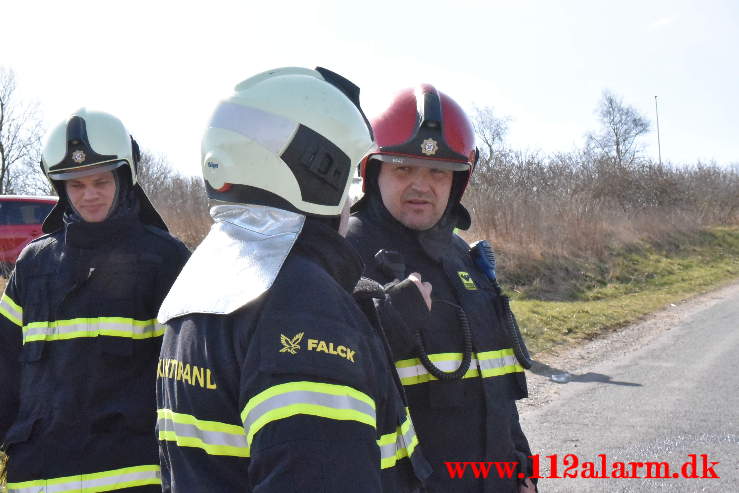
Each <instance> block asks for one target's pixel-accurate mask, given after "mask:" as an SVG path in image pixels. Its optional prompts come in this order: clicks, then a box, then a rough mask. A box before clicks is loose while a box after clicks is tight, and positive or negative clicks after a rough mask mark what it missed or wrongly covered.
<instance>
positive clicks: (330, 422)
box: [240, 286, 383, 493]
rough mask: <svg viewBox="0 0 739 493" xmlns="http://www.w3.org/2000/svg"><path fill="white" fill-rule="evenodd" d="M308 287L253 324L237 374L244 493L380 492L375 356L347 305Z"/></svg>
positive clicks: (356, 312) (355, 314)
mask: <svg viewBox="0 0 739 493" xmlns="http://www.w3.org/2000/svg"><path fill="white" fill-rule="evenodd" d="M309 287H310V286H308V287H304V290H303V291H302V293H303V296H302V299H298V297H293V296H290V298H289V301H286V303H285V304H284V307H283V306H280V305H279V303H278V304H277V306H273V307H272V309H271V310H270V314H271V315H268V316H266V317H263V318H262V320H261V322H260V324H259V329H258V331H257V335H256V336H255V341H254V343H253V345H252V350H251V351H250V353H251V358H248V359H247V360H245V361H244V363H243V365H242V369H241V371H242V373H241V388H240V408H241V419H242V422H243V425H244V431H245V433H246V438H247V443H248V445H249V448H250V457H251V463H250V466H249V479H250V482H251V483H252V484H251V486H252V488H253V489H254V490H255V491H260V492H265V493H267V492H274V493H277V492H280V493H282V492H293V491H294V492H298V491H322V492H327V493H332V492H337V493H338V492H346V491H352V492H353V493H364V492H367V493H370V492H372V493H375V492H377V491H381V490H382V485H381V464H380V449H379V445H378V431H377V430H378V425H377V415H378V412H377V409H378V407H380V405H381V404H383V403H381V402H378V401H381V399H380V397H378V395H379V392H378V391H377V388H376V381H375V378H374V377H373V364H374V363H373V361H375V360H376V359H377V358H378V357H380V356H379V355H377V354H374V353H372V352H371V351H372V349H371V346H370V345H369V344H367V343H365V342H364V341H365V340H364V337H366V332H365V329H368V328H369V326H368V325H367V326H364V325H362V323H364V324H366V323H367V322H366V321H364V319H363V317H362V319H361V320H360V319H359V317H361V312H359V310H358V309H357V308H356V306H347V305H343V306H342V303H341V302H342V301H344V300H341V299H339V300H338V302H337V300H335V299H332V297H331V296H330V294H327V293H326V291H325V290H324V291H323V292H321V291H318V290H317V289H316V290H312V289H307V288H309ZM315 287H316V288H318V287H319V286H315ZM314 296H315V298H314ZM318 299H322V300H323V303H321V304H317V300H318ZM349 299H350V298H349ZM350 300H351V299H350ZM351 303H352V304H353V301H351ZM288 306H290V307H291V308H290V309H289V312H287V311H286V310H287V308H288ZM283 308H284V309H283Z"/></svg>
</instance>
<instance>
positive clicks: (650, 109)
mask: <svg viewBox="0 0 739 493" xmlns="http://www.w3.org/2000/svg"><path fill="white" fill-rule="evenodd" d="M190 5H196V6H190ZM0 15H2V29H1V30H0V65H3V66H6V67H9V68H12V69H13V70H15V72H16V76H17V79H18V85H19V90H20V91H21V92H22V96H23V97H26V98H29V99H34V100H36V101H38V102H39V103H40V104H41V107H42V110H43V114H44V119H45V121H46V122H47V124H48V125H50V124H52V123H53V122H55V121H57V120H59V119H61V118H63V117H65V116H66V115H67V114H68V113H69V112H71V111H73V110H74V109H76V108H77V107H79V106H83V105H84V106H89V107H94V108H99V109H104V110H107V111H110V112H112V113H114V114H116V115H118V116H119V117H120V118H121V119H122V120H123V121H124V122H125V123H126V125H127V126H128V127H129V129H130V131H131V132H132V133H133V134H134V136H135V137H136V138H137V140H139V142H140V143H141V144H142V145H143V146H144V147H146V148H148V149H151V150H154V151H157V152H163V153H165V154H166V155H167V156H168V157H169V160H170V161H171V162H172V164H173V165H174V166H176V167H177V168H178V169H180V170H182V171H184V172H187V173H198V172H199V153H200V151H199V149H200V137H201V134H202V131H203V127H204V125H205V123H206V121H207V119H208V117H209V115H210V112H211V110H212V108H213V106H214V105H215V103H216V102H217V100H218V99H219V98H221V97H223V96H225V95H227V94H228V93H229V92H230V89H231V87H233V86H234V85H235V84H236V83H237V82H238V81H240V80H242V79H244V78H246V77H249V76H250V75H253V74H255V73H257V72H260V71H262V70H266V69H269V68H273V67H277V66H284V65H299V66H307V67H313V66H315V65H322V66H325V67H327V68H330V69H332V70H334V71H337V72H339V73H341V74H342V75H345V76H346V77H348V78H349V79H351V80H353V81H354V82H355V83H357V84H358V85H359V86H360V87H361V88H362V101H363V105H364V107H365V109H366V110H367V113H368V114H370V115H372V114H373V113H376V112H377V111H379V110H380V109H381V108H382V106H383V104H384V103H385V102H386V101H387V100H388V98H389V97H390V96H391V95H392V93H393V92H394V91H395V90H397V89H400V88H402V87H406V86H410V85H413V84H415V83H418V82H430V83H433V84H435V85H436V86H437V87H438V88H439V89H441V90H442V91H444V92H446V93H448V94H449V95H451V96H452V97H454V98H455V99H457V100H458V101H459V102H460V103H461V104H462V105H463V106H464V107H465V108H468V109H471V108H472V107H473V106H474V105H478V106H492V107H494V108H495V110H496V111H497V113H498V114H499V115H501V116H509V117H510V118H511V119H512V120H511V124H510V133H509V136H508V142H509V143H510V144H511V145H512V146H513V147H515V148H520V149H528V150H532V151H534V150H541V151H543V152H554V151H569V150H573V149H575V148H576V147H580V146H581V145H582V143H583V140H584V139H583V137H584V135H585V133H586V132H588V131H589V130H591V129H593V128H595V127H596V117H595V113H594V109H595V107H596V105H597V102H598V100H599V98H600V94H601V91H602V90H603V89H605V88H609V89H611V90H612V91H613V92H615V93H616V94H618V95H620V96H621V97H623V99H624V101H625V102H626V103H628V104H631V105H633V106H635V107H636V108H637V109H639V110H640V111H641V112H642V113H643V114H644V115H645V116H647V117H649V118H650V119H651V120H652V121H654V96H655V95H658V96H659V104H660V130H661V137H662V156H663V160H670V161H673V162H687V163H694V162H695V161H696V160H698V159H703V160H710V159H715V160H717V161H719V162H720V163H722V164H729V163H735V162H739V63H737V61H738V60H739V53H738V51H739V29H738V28H737V26H738V25H739V2H737V1H733V0H704V1H688V0H675V1H668V0H656V1H647V0H642V1H635V0H620V1H603V0H590V1H587V0H572V1H553V0H552V1H545V0H541V1H496V0H491V1H475V0H455V1H448V2H447V1H429V0H427V1H423V2H417V1H399V0H394V1H386V0H374V1H371V2H370V1H365V2H352V1H348V0H346V1H325V2H311V1H307V0H306V1H295V2H281V1H276V0H275V1H270V2H266V1H260V2H247V1H242V2H227V1H219V0H211V1H208V2H197V3H196V2H183V1H179V2H170V1H155V0H148V1H139V0H129V1H126V2H109V1H90V2H85V1H78V0H69V1H66V2H59V1H53V2H52V1H34V0H10V1H8V2H3V6H2V8H1V9H0ZM644 142H645V144H647V148H646V150H647V152H648V153H649V154H650V155H652V156H654V157H655V159H656V156H657V149H656V134H655V132H654V131H653V132H652V133H651V134H649V135H648V136H647V137H646V138H645V141H644Z"/></svg>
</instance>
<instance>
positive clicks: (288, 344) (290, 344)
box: [280, 332, 304, 354]
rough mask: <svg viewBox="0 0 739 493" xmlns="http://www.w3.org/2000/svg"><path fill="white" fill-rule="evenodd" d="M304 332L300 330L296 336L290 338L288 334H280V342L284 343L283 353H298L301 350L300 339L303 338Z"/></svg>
mask: <svg viewBox="0 0 739 493" xmlns="http://www.w3.org/2000/svg"><path fill="white" fill-rule="evenodd" d="M303 334H304V332H298V333H297V334H295V337H293V338H292V339H290V338H289V337H287V336H286V335H283V334H280V342H281V343H282V349H280V352H281V353H290V354H297V353H298V351H300V341H301V340H302V339H303Z"/></svg>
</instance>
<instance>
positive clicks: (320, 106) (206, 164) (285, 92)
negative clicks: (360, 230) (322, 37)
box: [201, 67, 373, 216]
mask: <svg viewBox="0 0 739 493" xmlns="http://www.w3.org/2000/svg"><path fill="white" fill-rule="evenodd" d="M372 143H373V140H372V129H371V127H370V125H369V122H368V121H367V119H366V118H365V116H364V113H362V110H361V108H360V106H359V88H358V87H357V86H355V85H354V84H352V83H351V82H349V81H348V80H347V79H345V78H343V77H341V76H340V75H338V74H335V73H333V72H331V71H329V70H326V69H323V68H321V67H317V68H316V69H315V70H310V69H305V68H295V67H287V68H279V69H275V70H270V71H267V72H263V73H261V74H259V75H256V76H254V77H251V78H249V79H247V80H245V81H243V82H241V83H240V84H238V85H237V86H236V88H235V92H234V94H233V95H231V97H229V98H227V99H225V100H224V101H222V102H221V103H220V104H219V105H218V106H217V107H216V109H215V111H214V113H213V116H212V117H211V120H210V123H209V124H208V128H207V130H206V131H205V135H204V136H203V142H202V162H201V164H202V167H203V178H204V179H205V183H206V188H207V191H208V196H209V197H210V198H211V199H216V200H220V201H225V202H237V203H245V204H257V205H266V206H271V207H277V208H280V209H284V210H289V211H293V212H298V213H301V214H307V215H314V216H338V215H340V213H341V210H342V208H343V207H344V204H345V202H346V198H347V192H348V190H349V186H350V185H351V181H352V176H353V175H354V169H355V166H356V165H357V164H358V163H359V161H360V160H361V159H362V157H363V156H364V155H365V154H366V153H367V151H368V150H369V149H370V147H371V146H372Z"/></svg>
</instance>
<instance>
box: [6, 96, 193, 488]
mask: <svg viewBox="0 0 739 493" xmlns="http://www.w3.org/2000/svg"><path fill="white" fill-rule="evenodd" d="M139 159H140V156H139V149H138V145H137V144H136V142H135V141H134V140H133V138H132V137H131V136H130V135H129V133H128V131H127V130H126V128H125V127H124V126H123V124H122V123H121V121H120V120H119V119H118V118H116V117H114V116H113V115H110V114H108V113H104V112H100V111H88V110H86V109H81V110H79V111H76V112H75V113H74V114H72V115H71V116H70V117H69V118H68V119H66V120H64V121H63V122H61V123H60V124H58V125H57V126H55V127H54V128H53V129H52V130H51V131H50V132H49V134H48V135H47V137H46V139H45V142H44V145H43V154H42V163H41V164H42V167H43V170H44V172H45V173H46V175H47V177H48V178H49V179H50V180H51V182H52V184H53V186H54V187H55V188H56V191H57V193H58V194H59V202H58V204H57V206H56V207H55V208H54V209H53V210H52V212H51V213H50V214H49V216H48V217H47V218H46V220H45V222H44V225H43V230H44V232H45V233H47V234H46V235H44V236H42V237H40V238H38V239H36V240H34V241H33V242H31V243H30V244H29V245H28V246H27V247H26V248H25V249H24V250H23V252H22V253H21V254H20V256H19V258H18V261H17V263H16V266H15V270H14V272H13V274H12V275H11V277H10V280H9V281H8V284H7V287H6V289H5V293H4V295H3V297H2V300H0V442H2V443H3V444H4V445H3V446H4V448H5V450H6V452H7V454H8V456H9V460H8V466H7V473H8V474H7V479H8V490H9V491H10V492H14V493H25V492H32V491H33V492H38V491H71V490H74V491H111V490H119V489H125V490H126V491H131V492H134V491H137V492H138V491H141V492H145V491H151V492H154V491H161V485H160V479H159V463H158V455H157V444H156V440H155V439H154V437H153V429H154V426H155V412H154V411H155V407H154V383H155V381H154V380H155V379H154V369H155V366H156V361H157V356H158V353H159V348H160V345H161V337H162V333H163V328H162V326H160V325H159V324H158V323H157V322H156V319H155V317H156V313H157V311H158V310H159V306H160V304H161V302H162V300H163V299H164V296H165V295H166V293H167V291H168V290H169V287H170V286H171V284H172V282H173V281H174V279H175V278H176V276H177V274H178V273H179V271H180V269H181V268H182V266H183V265H184V263H185V261H186V260H187V257H188V256H189V252H188V250H187V248H185V246H184V245H183V244H182V243H181V242H180V241H179V240H177V239H175V238H174V237H172V236H171V235H170V234H169V233H168V232H167V230H166V226H165V225H164V222H163V221H162V219H161V218H160V217H159V214H157V212H156V210H155V209H154V207H153V206H152V205H151V203H150V202H149V199H148V198H147V197H146V195H145V194H144V192H143V190H142V189H141V187H140V185H139V183H138V180H137V166H138V162H139Z"/></svg>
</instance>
